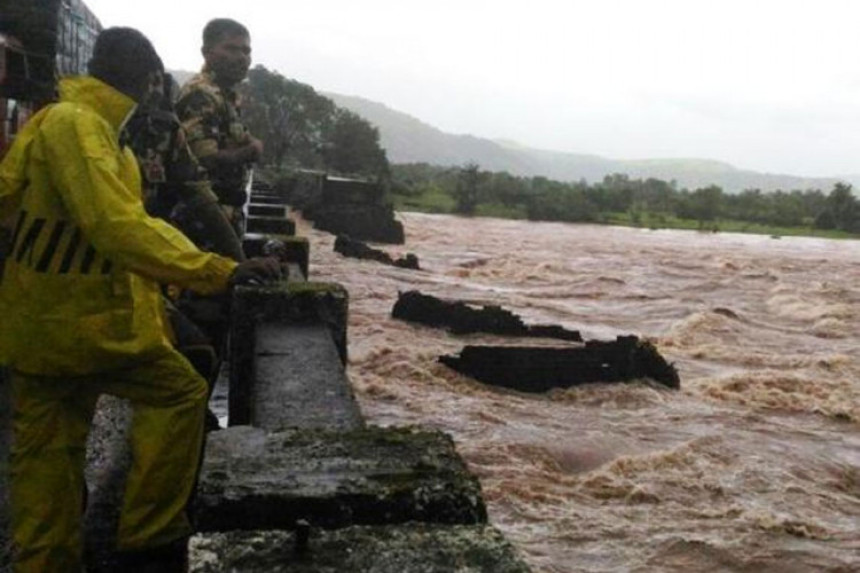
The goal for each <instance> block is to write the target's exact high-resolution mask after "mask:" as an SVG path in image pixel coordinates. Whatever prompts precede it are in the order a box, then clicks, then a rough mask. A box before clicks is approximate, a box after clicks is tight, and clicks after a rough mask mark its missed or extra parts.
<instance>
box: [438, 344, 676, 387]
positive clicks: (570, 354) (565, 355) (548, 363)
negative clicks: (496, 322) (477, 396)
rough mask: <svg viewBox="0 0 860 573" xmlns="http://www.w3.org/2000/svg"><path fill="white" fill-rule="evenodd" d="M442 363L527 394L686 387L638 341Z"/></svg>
mask: <svg viewBox="0 0 860 573" xmlns="http://www.w3.org/2000/svg"><path fill="white" fill-rule="evenodd" d="M439 361H440V362H442V363H443V364H445V365H446V366H448V367H450V368H453V369H454V370H456V371H457V372H460V373H461V374H465V375H467V376H471V377H472V378H475V379H476V380H479V381H481V382H484V383H486V384H492V385H494V386H503V387H505V388H512V389H514V390H520V391H522V392H546V391H547V390H550V389H552V388H568V387H570V386H577V385H579V384H587V383H590V382H627V381H631V380H636V379H640V378H650V379H652V380H654V381H655V382H659V383H660V384H662V385H664V386H667V387H669V388H672V389H676V390H677V389H678V388H680V387H681V379H680V377H679V376H678V371H677V370H676V369H675V367H674V366H673V365H672V364H669V363H668V362H666V360H665V359H664V358H663V357H662V356H661V355H660V353H659V352H657V349H656V348H655V347H654V345H653V344H651V343H649V342H646V341H642V340H639V338H637V337H636V336H619V337H618V338H617V339H616V340H614V341H599V340H590V341H588V342H586V343H585V346H583V347H580V348H532V347H522V346H466V347H464V348H463V350H462V351H461V352H460V355H459V356H453V355H446V356H441V357H439Z"/></svg>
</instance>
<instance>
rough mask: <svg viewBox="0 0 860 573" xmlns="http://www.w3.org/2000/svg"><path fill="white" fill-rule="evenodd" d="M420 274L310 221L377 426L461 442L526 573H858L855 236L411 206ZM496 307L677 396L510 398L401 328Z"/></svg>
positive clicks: (613, 392) (431, 336) (315, 252)
mask: <svg viewBox="0 0 860 573" xmlns="http://www.w3.org/2000/svg"><path fill="white" fill-rule="evenodd" d="M398 216H399V217H400V218H401V220H402V221H403V223H404V226H405V228H406V244H405V245H401V246H396V247H390V246H389V247H385V246H381V247H382V248H384V249H385V250H387V251H388V252H389V253H391V254H392V255H394V256H401V255H403V254H405V253H406V252H413V253H415V254H416V255H417V256H418V258H419V260H420V263H421V266H422V269H423V270H422V271H410V270H405V269H398V268H393V267H387V266H383V265H380V264H378V263H374V262H369V261H359V260H355V259H346V258H343V257H341V256H340V255H339V254H337V253H334V252H333V250H332V247H333V243H334V237H333V236H331V235H328V234H325V233H321V232H318V231H315V230H313V229H312V228H311V227H310V225H309V224H308V223H306V222H303V221H301V220H300V221H299V233H300V234H303V235H306V236H308V237H309V238H310V240H311V245H312V246H311V269H310V274H311V277H312V279H313V280H321V281H334V282H339V283H342V284H343V285H344V286H346V288H347V289H348V290H349V293H350V323H349V329H350V330H349V354H350V359H349V377H350V379H351V380H352V383H353V385H354V387H355V389H356V393H357V396H358V398H359V401H360V404H361V408H362V410H363V412H364V413H365V415H366V416H367V417H368V419H369V421H370V422H371V423H375V424H380V425H404V424H420V425H422V426H429V427H433V428H438V429H441V430H443V431H445V432H448V433H450V434H451V435H452V436H453V437H454V439H455V441H456V443H457V446H458V449H459V451H460V453H461V454H462V455H463V457H464V458H465V459H466V461H467V462H468V464H469V466H470V467H471V469H472V470H473V471H474V472H475V473H476V474H477V475H478V476H479V477H480V479H481V483H482V486H483V491H484V496H485V499H486V501H487V503H488V506H489V512H490V519H491V521H492V522H493V523H494V524H495V525H496V526H497V527H499V528H500V529H501V530H502V531H503V532H504V534H505V535H506V536H507V537H508V539H509V540H511V541H512V542H513V544H514V545H515V546H516V547H517V549H518V550H519V552H520V553H521V555H522V556H523V558H524V559H525V560H526V561H527V562H528V563H529V564H530V565H531V566H532V567H533V569H534V570H535V571H542V572H559V573H560V572H565V573H569V572H579V571H587V572H599V571H643V572H644V571H648V572H659V571H672V572H680V571H684V572H687V571H697V572H703V571H705V572H708V571H714V572H716V571H750V572H753V571H755V572H766V571H773V572H778V573H791V572H806V571H809V572H821V571H860V328H858V322H860V248H858V246H860V245H858V243H857V242H855V241H833V240H825V239H816V238H788V237H785V238H782V239H775V238H771V237H767V236H756V235H739V234H725V233H718V234H705V233H696V232H689V231H652V230H644V229H629V228H621V227H605V226H591V225H566V224H554V223H534V222H525V221H507V220H498V219H482V218H476V219H462V218H456V217H450V216H440V215H422V214H415V213H401V214H399V215H398ZM411 289H417V290H420V291H421V292H423V293H425V294H431V295H434V296H437V297H441V298H445V299H457V300H463V301H466V302H469V303H475V304H498V305H502V306H504V307H505V308H507V309H510V310H512V311H514V312H516V313H518V314H520V315H521V316H522V317H523V318H524V319H525V320H526V322H527V323H558V324H561V325H563V326H565V327H567V328H571V329H578V330H580V331H581V332H582V335H583V337H584V338H586V339H592V338H600V339H609V338H614V337H615V336H616V335H619V334H636V335H638V336H640V337H644V338H647V339H649V340H651V341H652V342H654V343H655V344H656V345H657V347H658V348H659V350H660V352H661V353H663V355H664V356H665V357H666V358H667V359H668V360H670V361H673V362H674V363H675V365H676V366H677V368H678V370H679V372H680V375H681V381H682V389H681V391H679V392H671V391H667V390H663V389H660V388H658V387H656V386H652V385H649V384H647V383H644V382H642V383H632V384H624V385H603V384H595V385H590V386H585V387H580V388H575V389H570V390H564V391H556V392H552V393H550V394H547V395H537V396H534V395H525V394H518V393H514V392H508V391H502V390H499V389H494V388H491V387H488V386H484V385H482V384H480V383H477V382H474V381H472V380H470V379H468V378H466V377H464V376H461V375H459V374H457V373H455V372H453V371H451V370H449V369H448V368H446V367H445V366H443V365H441V364H439V363H437V361H436V358H437V357H438V356H439V355H440V354H446V353H455V352H458V351H459V350H460V349H461V348H462V346H463V345H465V344H481V343H491V344H504V343H517V344H553V345H555V344H563V343H559V342H549V341H535V340H532V339H529V340H506V339H504V338H500V337H494V336H488V335H469V336H459V337H458V336H453V335H450V334H448V333H446V332H444V331H441V330H437V329H432V328H428V327H423V326H418V325H412V324H409V323H405V322H400V321H396V320H393V319H392V318H391V317H390V313H391V308H392V306H393V305H394V302H395V300H396V298H397V292H398V291H405V290H411Z"/></svg>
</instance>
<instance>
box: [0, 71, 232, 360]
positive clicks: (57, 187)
mask: <svg viewBox="0 0 860 573" xmlns="http://www.w3.org/2000/svg"><path fill="white" fill-rule="evenodd" d="M60 94H61V98H60V103H58V104H56V105H53V106H50V107H49V108H46V109H44V110H42V111H41V112H39V113H38V114H37V115H36V116H34V117H33V118H32V119H31V121H30V122H29V123H28V124H27V125H26V126H25V128H24V129H23V130H22V131H21V133H19V134H18V136H17V137H16V139H15V143H14V145H13V146H12V148H11V149H10V150H9V152H8V154H7V155H6V157H5V158H4V160H3V163H2V164H0V222H3V221H13V222H14V231H13V236H12V250H11V252H10V253H9V256H8V259H7V261H6V267H5V272H4V275H3V279H2V283H0V317H2V318H0V362H6V363H7V364H8V365H9V366H11V367H13V368H15V369H17V370H19V371H21V372H26V373H31V374H42V375H76V374H89V373H93V372H99V371H104V370H110V369H115V368H122V367H124V366H130V365H132V364H135V363H139V362H143V361H146V360H149V359H151V357H152V356H156V355H158V354H159V353H160V352H161V351H163V349H164V348H165V347H166V346H169V344H170V343H169V341H168V338H167V334H166V331H165V321H164V308H163V303H162V301H161V294H160V289H159V286H158V285H159V283H171V284H176V285H179V286H182V287H185V288H189V289H191V290H195V291H198V292H200V293H203V294H208V293H214V292H219V291H222V290H224V289H225V288H226V286H227V283H228V281H229V277H230V274H231V273H232V271H233V269H234V268H235V265H236V263H235V262H233V261H231V260H229V259H226V258H224V257H221V256H218V255H215V254H211V253H202V252H201V251H199V250H197V249H196V248H195V247H194V245H193V244H192V243H191V242H190V241H189V240H188V239H187V238H186V237H185V236H184V235H182V234H181V233H180V232H178V231H177V230H176V229H174V228H173V227H171V226H169V225H168V224H166V223H164V222H163V221H160V220H158V219H154V218H152V217H150V216H148V215H147V214H146V211H145V210H144V207H143V203H142V200H141V186H140V185H141V184H140V174H139V171H138V166H137V163H136V162H135V159H134V156H133V154H132V153H131V151H130V150H128V149H123V148H121V147H120V144H119V132H120V130H121V128H122V125H123V123H124V122H125V121H126V119H127V118H128V116H129V114H130V113H131V112H132V111H133V109H134V102H133V101H132V100H131V99H130V98H128V97H127V96H125V95H124V94H122V93H120V92H118V91H117V90H115V89H113V88H112V87H110V86H108V85H107V84H104V83H102V82H101V81H99V80H97V79H95V78H92V77H77V78H68V79H65V80H63V81H62V82H61V84H60Z"/></svg>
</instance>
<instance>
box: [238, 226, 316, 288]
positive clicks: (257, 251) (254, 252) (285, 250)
mask: <svg viewBox="0 0 860 573" xmlns="http://www.w3.org/2000/svg"><path fill="white" fill-rule="evenodd" d="M242 249H243V250H244V252H245V256H247V257H248V258H251V257H262V256H267V255H274V256H276V257H278V260H280V261H281V262H283V263H296V264H298V265H299V268H301V270H302V273H303V274H304V276H305V277H306V278H307V277H308V276H309V275H308V269H309V260H310V253H311V247H310V241H308V238H307V237H299V236H296V235H278V234H263V233H248V234H246V235H245V238H244V239H243V240H242Z"/></svg>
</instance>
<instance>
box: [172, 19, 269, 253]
mask: <svg viewBox="0 0 860 573" xmlns="http://www.w3.org/2000/svg"><path fill="white" fill-rule="evenodd" d="M202 53H203V58H204V60H205V65H204V67H203V71H202V72H201V73H200V74H198V75H197V76H195V77H194V78H192V79H191V80H190V81H189V82H188V83H187V84H185V86H184V87H183V88H182V91H181V93H180V95H179V100H178V101H177V104H176V112H177V114H178V115H179V118H180V119H181V120H182V124H183V126H184V127H185V131H186V133H187V134H188V144H189V146H190V148H191V151H192V152H193V153H194V155H195V157H197V159H198V161H200V163H201V164H202V165H203V167H205V168H206V171H207V172H208V176H209V180H210V182H211V183H212V189H213V190H214V191H215V194H216V195H217V196H218V200H219V201H220V202H221V205H222V206H223V208H224V210H225V212H226V213H227V214H228V218H229V219H230V221H231V223H232V224H233V226H234V228H235V229H237V233H238V234H239V236H240V237H241V236H242V235H243V234H244V214H243V208H244V206H245V203H246V202H247V199H248V195H247V191H246V188H247V186H248V182H249V179H250V170H251V165H252V164H253V163H255V162H256V161H257V160H258V159H259V158H260V155H261V154H262V152H263V144H262V142H260V140H258V139H256V138H255V137H253V136H252V135H251V134H250V133H249V132H248V129H247V128H246V127H245V125H244V123H242V118H241V114H240V106H239V95H238V93H237V92H236V89H235V88H236V86H237V85H238V84H239V83H240V82H241V81H242V80H244V79H245V77H246V76H247V75H248V68H249V66H250V65H251V38H250V34H249V33H248V30H247V28H245V27H244V26H243V25H242V24H240V23H238V22H236V21H235V20H230V19H226V18H218V19H215V20H212V21H210V22H209V23H208V24H206V27H205V28H204V29H203V48H202Z"/></svg>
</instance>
